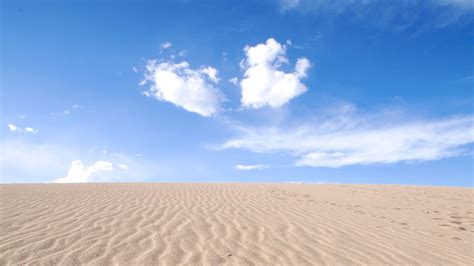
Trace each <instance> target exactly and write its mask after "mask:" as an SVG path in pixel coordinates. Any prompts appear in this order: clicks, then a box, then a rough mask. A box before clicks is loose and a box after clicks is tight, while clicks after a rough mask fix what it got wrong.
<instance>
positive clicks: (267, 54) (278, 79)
mask: <svg viewBox="0 0 474 266" xmlns="http://www.w3.org/2000/svg"><path fill="white" fill-rule="evenodd" d="M244 51H245V54H246V59H245V60H243V61H242V62H241V67H242V68H243V69H244V70H245V73H244V76H245V77H244V79H242V80H241V81H240V86H241V89H242V98H241V104H242V106H244V107H251V108H260V107H263V106H265V105H269V106H271V107H280V106H282V105H284V104H285V103H287V102H288V101H290V100H291V99H293V98H295V97H297V96H298V95H300V94H302V93H304V92H305V91H306V90H307V88H306V86H305V85H304V84H303V83H301V79H302V78H304V77H306V72H307V70H308V68H309V67H310V62H309V60H308V59H306V58H299V59H298V60H297V63H296V67H295V71H294V72H292V73H285V72H283V71H280V70H278V69H279V68H280V67H281V65H282V64H284V63H288V59H287V58H286V48H285V46H284V45H281V44H280V43H278V42H277V41H275V40H274V39H268V40H267V41H266V43H261V44H258V45H256V46H246V47H245V48H244Z"/></svg>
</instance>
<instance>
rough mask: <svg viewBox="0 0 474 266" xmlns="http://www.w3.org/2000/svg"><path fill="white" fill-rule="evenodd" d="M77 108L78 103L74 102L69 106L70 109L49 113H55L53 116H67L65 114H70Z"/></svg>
mask: <svg viewBox="0 0 474 266" xmlns="http://www.w3.org/2000/svg"><path fill="white" fill-rule="evenodd" d="M79 108H81V107H80V106H79V105H77V104H74V105H73V106H71V108H70V109H67V110H64V111H62V112H59V113H50V114H51V115H55V116H67V115H70V114H71V113H72V112H75V111H77V110H79Z"/></svg>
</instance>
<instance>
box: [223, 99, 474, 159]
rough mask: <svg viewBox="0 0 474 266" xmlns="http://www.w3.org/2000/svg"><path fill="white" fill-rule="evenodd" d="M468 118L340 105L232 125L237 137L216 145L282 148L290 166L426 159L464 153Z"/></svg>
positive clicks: (470, 133)
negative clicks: (301, 116)
mask: <svg viewBox="0 0 474 266" xmlns="http://www.w3.org/2000/svg"><path fill="white" fill-rule="evenodd" d="M473 123H474V117H473V116H456V117H449V118H445V119H437V120H430V119H424V120H423V119H421V120H410V121H408V120H407V119H394V118H393V117H391V116H390V115H388V114H385V113H383V112H382V113H379V114H374V115H367V114H363V113H362V112H359V111H357V110H356V109H355V108H350V107H349V108H347V107H344V108H341V110H340V111H338V112H337V113H335V114H334V113H332V114H328V115H324V116H321V117H320V118H319V119H315V120H312V122H304V123H296V124H295V123H291V124H287V125H285V126H275V127H274V126H269V127H252V126H236V127H235V129H236V130H237V131H238V132H239V134H238V136H237V137H235V138H232V139H230V140H228V141H226V142H225V143H223V144H222V145H220V146H219V149H231V148H234V149H246V150H250V151H253V152H257V153H277V152H283V153H287V154H289V155H292V156H293V157H294V158H295V161H294V164H295V165H296V166H312V167H341V166H347V165H357V164H359V165H367V164H388V163H397V162H420V161H430V160H437V159H441V158H447V157H455V156H462V155H465V154H468V153H469V149H468V147H466V146H465V145H467V144H470V143H473V142H474V127H473Z"/></svg>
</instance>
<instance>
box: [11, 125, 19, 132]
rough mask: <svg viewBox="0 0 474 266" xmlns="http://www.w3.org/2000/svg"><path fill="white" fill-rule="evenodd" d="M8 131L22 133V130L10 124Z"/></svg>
mask: <svg viewBox="0 0 474 266" xmlns="http://www.w3.org/2000/svg"><path fill="white" fill-rule="evenodd" d="M8 129H9V130H10V131H20V129H19V128H18V127H17V126H15V125H14V124H8Z"/></svg>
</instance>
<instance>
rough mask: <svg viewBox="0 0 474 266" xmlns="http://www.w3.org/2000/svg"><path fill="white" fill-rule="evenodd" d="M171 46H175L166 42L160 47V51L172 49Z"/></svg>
mask: <svg viewBox="0 0 474 266" xmlns="http://www.w3.org/2000/svg"><path fill="white" fill-rule="evenodd" d="M171 46H173V44H172V43H170V42H168V41H166V42H164V43H162V44H161V45H160V49H161V51H163V50H166V49H168V48H170V47H171Z"/></svg>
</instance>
